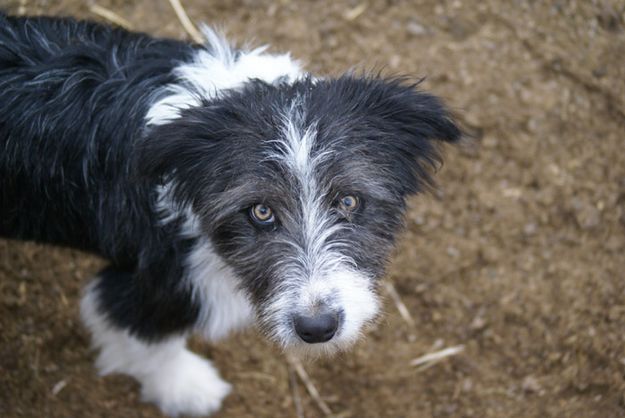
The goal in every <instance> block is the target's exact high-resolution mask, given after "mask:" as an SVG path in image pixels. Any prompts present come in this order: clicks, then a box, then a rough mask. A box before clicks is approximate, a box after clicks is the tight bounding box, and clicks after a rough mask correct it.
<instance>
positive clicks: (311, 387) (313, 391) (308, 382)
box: [286, 356, 332, 417]
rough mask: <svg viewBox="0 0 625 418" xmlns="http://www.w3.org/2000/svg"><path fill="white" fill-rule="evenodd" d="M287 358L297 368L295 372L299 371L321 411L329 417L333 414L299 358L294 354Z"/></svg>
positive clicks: (294, 368)
mask: <svg viewBox="0 0 625 418" xmlns="http://www.w3.org/2000/svg"><path fill="white" fill-rule="evenodd" d="M286 360H287V362H288V363H289V364H290V365H291V367H293V370H295V373H297V375H298V376H299V378H300V380H301V381H302V383H303V384H304V386H305V387H306V390H307V391H308V394H309V395H310V397H311V398H312V400H313V401H315V403H316V404H317V406H318V407H319V409H321V412H323V413H324V414H325V415H326V416H328V417H329V416H332V410H331V409H330V407H329V406H328V404H327V403H325V401H324V400H323V399H321V395H320V394H319V391H318V390H317V388H316V387H315V385H314V384H313V382H312V380H311V379H310V376H308V373H306V370H304V366H302V363H301V362H300V361H299V360H298V359H296V358H295V357H292V356H287V358H286Z"/></svg>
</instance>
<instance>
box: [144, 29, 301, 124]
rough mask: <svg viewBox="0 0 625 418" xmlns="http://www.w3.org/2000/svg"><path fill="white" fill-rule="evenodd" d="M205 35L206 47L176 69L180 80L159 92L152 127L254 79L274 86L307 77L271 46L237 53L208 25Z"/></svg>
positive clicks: (152, 111)
mask: <svg viewBox="0 0 625 418" xmlns="http://www.w3.org/2000/svg"><path fill="white" fill-rule="evenodd" d="M203 32H204V36H205V37H206V48H205V49H201V50H199V51H197V52H196V54H195V56H194V57H193V60H192V61H191V62H186V63H183V64H181V65H179V66H178V67H176V68H175V69H174V74H175V76H176V78H177V80H178V81H177V83H176V84H172V85H169V86H167V87H166V88H165V89H164V91H159V92H158V93H157V94H158V97H159V98H158V99H156V102H155V103H154V104H153V105H152V107H151V108H150V110H149V111H148V113H147V115H146V121H147V124H148V125H162V124H165V123H168V122H169V121H171V120H173V119H176V118H178V117H180V111H181V110H183V109H188V108H190V107H194V106H199V105H200V103H201V101H202V100H203V99H211V98H214V97H217V96H218V95H219V94H220V92H221V91H223V90H228V89H233V88H238V87H240V86H242V85H243V84H244V83H245V82H247V81H249V80H251V79H260V80H263V81H266V82H268V83H273V82H275V81H276V80H278V79H282V78H285V79H286V80H287V81H295V80H296V79H298V78H300V77H302V75H303V73H302V69H301V66H300V64H299V63H298V62H297V61H295V60H293V59H292V58H291V57H290V56H289V55H288V54H282V55H272V54H268V53H265V51H266V49H267V47H261V48H256V49H253V50H251V51H236V50H234V49H233V47H232V46H231V45H230V44H229V43H228V41H227V40H226V39H225V38H224V37H223V36H221V35H219V34H217V33H216V32H215V31H213V30H212V29H210V28H208V27H207V26H204V28H203Z"/></svg>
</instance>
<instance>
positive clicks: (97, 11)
mask: <svg viewBox="0 0 625 418" xmlns="http://www.w3.org/2000/svg"><path fill="white" fill-rule="evenodd" d="M89 11H90V12H91V13H93V14H94V15H98V16H100V17H102V18H104V19H106V20H108V21H110V22H113V23H115V24H116V25H117V26H121V27H122V28H124V29H132V23H130V22H129V21H128V20H126V19H124V18H123V17H121V16H120V15H118V14H117V13H115V12H113V11H111V10H109V9H106V8H104V7H102V6H98V5H97V4H94V5H92V6H91V7H89Z"/></svg>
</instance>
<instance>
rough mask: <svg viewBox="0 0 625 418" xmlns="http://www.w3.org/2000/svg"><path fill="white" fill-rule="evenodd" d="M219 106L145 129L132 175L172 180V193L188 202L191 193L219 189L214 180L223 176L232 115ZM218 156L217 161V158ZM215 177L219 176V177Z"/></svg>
mask: <svg viewBox="0 0 625 418" xmlns="http://www.w3.org/2000/svg"><path fill="white" fill-rule="evenodd" d="M224 112H225V110H224V109H223V108H221V107H219V106H216V105H211V104H205V105H203V106H201V107H196V108H191V109H185V110H182V111H181V114H180V117H179V118H177V119H174V120H172V121H170V122H168V123H165V124H162V125H156V126H150V127H148V129H147V131H146V133H145V135H144V138H143V139H142V141H141V143H140V145H139V147H138V153H137V159H136V166H135V167H136V174H137V176H138V177H139V178H140V179H143V180H148V181H150V182H157V183H167V182H171V181H173V186H174V189H173V190H172V192H173V193H174V194H175V197H176V198H177V199H178V200H180V201H181V202H190V201H191V200H193V199H194V198H195V197H196V196H195V192H196V191H198V190H203V191H205V192H207V191H210V190H211V189H212V188H215V187H217V188H218V187H221V186H222V185H219V184H216V179H221V178H224V177H227V174H228V171H229V169H228V167H227V159H224V156H227V155H229V152H228V150H227V149H222V148H223V147H225V146H226V145H227V144H228V142H229V141H227V138H225V139H226V140H224V137H226V136H227V132H228V128H227V125H228V123H229V120H230V118H231V117H232V115H229V114H226V113H224ZM220 157H221V158H220ZM219 174H222V175H221V176H220V175H219Z"/></svg>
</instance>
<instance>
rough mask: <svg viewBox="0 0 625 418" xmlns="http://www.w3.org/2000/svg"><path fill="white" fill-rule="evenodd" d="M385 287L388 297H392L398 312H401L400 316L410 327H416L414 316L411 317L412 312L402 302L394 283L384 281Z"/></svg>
mask: <svg viewBox="0 0 625 418" xmlns="http://www.w3.org/2000/svg"><path fill="white" fill-rule="evenodd" d="M383 285H384V289H386V293H388V295H389V296H390V297H391V299H392V300H393V302H394V303H395V306H396V307H397V310H398V311H399V315H401V317H402V318H403V319H404V321H406V322H407V323H408V324H409V325H414V319H412V315H410V311H409V310H408V308H407V307H406V305H405V304H404V302H402V300H401V298H400V297H399V293H397V290H395V286H393V283H391V282H390V281H388V280H386V281H384V283H383Z"/></svg>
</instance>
